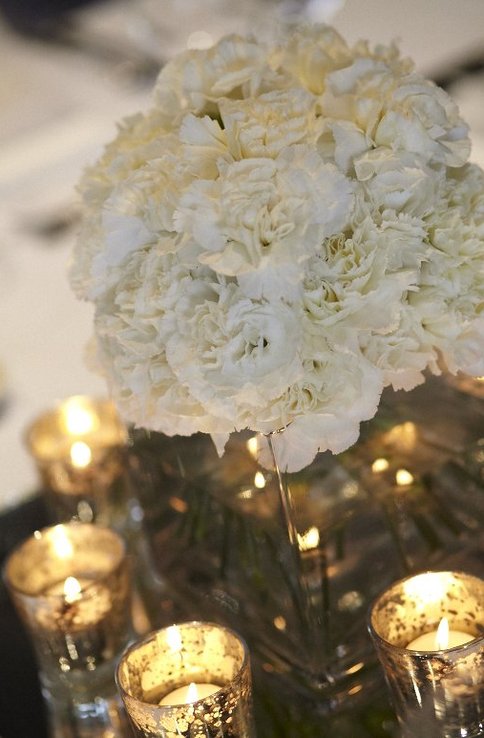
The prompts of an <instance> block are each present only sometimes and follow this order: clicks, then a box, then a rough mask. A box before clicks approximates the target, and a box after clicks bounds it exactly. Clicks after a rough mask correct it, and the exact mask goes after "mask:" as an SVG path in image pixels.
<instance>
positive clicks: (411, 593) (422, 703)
mask: <svg viewBox="0 0 484 738" xmlns="http://www.w3.org/2000/svg"><path fill="white" fill-rule="evenodd" d="M444 623H445V625H446V627H447V628H448V631H449V633H448V636H447V637H446V636H445V635H444V636H440V640H439V634H438V633H439V631H440V630H441V628H440V627H439V625H440V624H444ZM369 628H370V633H371V636H372V638H373V641H374V644H375V647H376V650H377V653H378V656H379V659H380V662H381V664H382V666H383V670H384V673H385V678H386V681H387V683H388V686H389V688H390V692H391V695H392V698H393V704H394V707H395V711H396V714H397V718H398V721H399V723H400V726H401V729H402V735H403V736H404V738H410V737H412V738H419V737H421V738H477V736H482V735H484V581H483V580H482V579H479V578H478V577H475V576H471V575H469V574H464V573H460V572H451V571H440V572H426V573H423V574H418V575H416V576H413V577H409V578H408V579H404V580H402V581H399V582H397V583H396V584H394V585H393V586H391V587H390V588H389V589H388V590H386V591H385V592H384V593H383V594H382V595H381V596H380V597H379V598H378V599H377V601H376V602H375V604H374V605H373V607H372V608H371V612H370V623H369ZM422 637H423V638H422ZM416 639H418V641H417V640H416ZM442 639H443V640H442ZM454 644H455V645H454Z"/></svg>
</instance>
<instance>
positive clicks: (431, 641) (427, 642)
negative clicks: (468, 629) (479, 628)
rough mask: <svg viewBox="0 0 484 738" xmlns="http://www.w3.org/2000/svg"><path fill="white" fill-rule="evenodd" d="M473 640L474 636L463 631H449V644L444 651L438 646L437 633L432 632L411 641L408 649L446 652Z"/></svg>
mask: <svg viewBox="0 0 484 738" xmlns="http://www.w3.org/2000/svg"><path fill="white" fill-rule="evenodd" d="M472 640H474V636H473V635H470V634H469V633H464V631H462V630H449V640H448V644H447V646H446V648H445V649H442V648H439V645H438V641H437V631H436V630H432V631H430V633H424V635H421V636H419V637H418V638H415V639H414V640H413V641H410V643H409V644H408V646H407V648H408V649H409V650H410V651H427V652H428V651H445V650H446V649H447V648H455V647H456V646H463V645H464V643H469V641H472Z"/></svg>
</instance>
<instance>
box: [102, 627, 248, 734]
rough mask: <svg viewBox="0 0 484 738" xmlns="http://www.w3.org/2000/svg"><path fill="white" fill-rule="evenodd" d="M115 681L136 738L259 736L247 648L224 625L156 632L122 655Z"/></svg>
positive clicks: (168, 629)
mask: <svg viewBox="0 0 484 738" xmlns="http://www.w3.org/2000/svg"><path fill="white" fill-rule="evenodd" d="M116 681H117V685H118V689H119V691H120V694H121V696H122V699H123V702H124V704H125V707H126V711H127V713H128V715H129V718H130V721H131V724H132V726H133V731H134V735H135V736H137V738H142V737H144V738H255V728H254V722H253V713H252V688H251V673H250V663H249V654H248V650H247V647H246V645H245V643H244V641H243V640H242V639H241V638H240V637H239V636H238V635H237V634H236V633H234V632H233V631H231V630H229V629H227V628H224V627H222V626H220V625H216V624H213V623H204V622H188V623H182V624H179V625H172V626H169V627H167V628H163V629H162V630H159V631H156V632H154V633H152V634H151V635H149V636H148V637H146V638H145V639H144V640H142V641H140V642H139V643H136V644H134V645H132V646H131V647H130V648H129V649H128V650H127V651H126V652H125V653H124V655H123V657H122V659H121V661H120V664H119V666H118V669H117V673H116ZM191 688H194V689H195V695H194V696H192V697H190V696H189V690H190V689H191ZM180 694H182V695H183V696H181V697H180ZM177 695H178V696H177ZM187 695H188V696H187ZM203 695H205V696H203ZM172 702H173V704H171V703H172Z"/></svg>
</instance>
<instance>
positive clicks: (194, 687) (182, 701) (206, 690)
mask: <svg viewBox="0 0 484 738" xmlns="http://www.w3.org/2000/svg"><path fill="white" fill-rule="evenodd" d="M219 689H221V687H218V686H217V685H216V684H208V683H207V684H198V683H195V682H190V684H188V685H187V686H185V687H179V688H178V689H174V690H173V692H169V693H168V694H167V695H165V697H163V699H162V700H160V702H159V704H160V705H190V704H192V703H193V702H198V700H203V698H204V697H210V695H211V694H214V693H215V692H218V690H219Z"/></svg>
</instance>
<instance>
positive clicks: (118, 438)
mask: <svg viewBox="0 0 484 738" xmlns="http://www.w3.org/2000/svg"><path fill="white" fill-rule="evenodd" d="M25 441H26V446H27V449H28V450H29V452H30V454H31V455H32V457H33V458H34V460H35V463H36V466H37V469H38V472H39V475H40V478H41V482H42V487H43V490H44V492H45V495H46V498H47V502H48V504H49V507H50V508H51V510H52V512H53V514H54V516H55V519H56V520H60V521H63V520H69V519H72V518H77V519H79V520H81V521H82V522H91V521H92V520H94V519H96V520H97V521H99V522H101V523H104V524H105V525H109V526H112V525H116V515H117V513H116V510H117V509H118V508H119V511H120V513H119V514H121V515H125V505H124V502H125V500H124V497H125V496H126V495H125V490H124V485H125V484H126V450H127V441H128V432H127V429H126V427H125V425H124V424H123V422H122V421H121V419H120V418H119V416H118V413H117V410H116V408H115V406H114V404H113V403H112V402H111V401H110V400H107V399H93V398H91V397H87V396H84V395H75V396H73V397H69V398H67V399H65V400H64V401H63V402H61V403H60V404H59V405H58V406H57V407H55V408H53V409H51V410H48V411H46V412H45V413H43V414H42V415H40V416H39V417H38V418H36V419H35V420H34V421H33V422H32V424H31V425H30V426H29V428H28V429H27V431H26V435H25Z"/></svg>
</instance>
